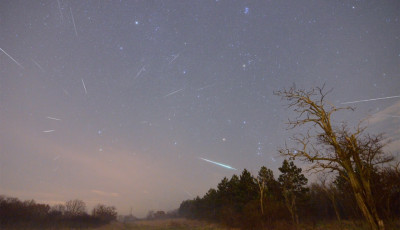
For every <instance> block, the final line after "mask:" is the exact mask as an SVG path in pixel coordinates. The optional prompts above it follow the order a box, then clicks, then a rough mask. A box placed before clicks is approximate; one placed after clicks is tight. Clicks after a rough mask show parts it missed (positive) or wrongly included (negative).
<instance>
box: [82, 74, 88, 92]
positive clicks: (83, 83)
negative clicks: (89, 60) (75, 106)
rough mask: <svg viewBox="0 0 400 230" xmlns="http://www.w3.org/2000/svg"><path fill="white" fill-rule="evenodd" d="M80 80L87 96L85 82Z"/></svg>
mask: <svg viewBox="0 0 400 230" xmlns="http://www.w3.org/2000/svg"><path fill="white" fill-rule="evenodd" d="M81 79H82V85H83V88H84V89H85V94H87V90H86V85H85V82H84V81H83V78H81Z"/></svg>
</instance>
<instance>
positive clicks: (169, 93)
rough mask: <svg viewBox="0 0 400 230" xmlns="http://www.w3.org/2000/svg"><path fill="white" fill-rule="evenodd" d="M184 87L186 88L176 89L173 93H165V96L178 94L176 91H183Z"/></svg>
mask: <svg viewBox="0 0 400 230" xmlns="http://www.w3.org/2000/svg"><path fill="white" fill-rule="evenodd" d="M184 89H185V88H182V89H178V90H175V91H174V92H171V93H169V94H167V95H165V96H164V98H165V97H169V96H171V95H174V94H176V93H179V92H180V91H182V90H184Z"/></svg>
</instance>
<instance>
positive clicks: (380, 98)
mask: <svg viewBox="0 0 400 230" xmlns="http://www.w3.org/2000/svg"><path fill="white" fill-rule="evenodd" d="M396 97H400V95H398V96H391V97H379V98H372V99H367V100H360V101H349V102H343V103H340V104H342V105H344V104H353V103H358V102H367V101H377V100H383V99H390V98H396Z"/></svg>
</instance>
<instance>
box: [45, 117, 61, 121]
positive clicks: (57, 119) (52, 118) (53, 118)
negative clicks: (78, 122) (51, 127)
mask: <svg viewBox="0 0 400 230" xmlns="http://www.w3.org/2000/svg"><path fill="white" fill-rule="evenodd" d="M47 118H48V119H51V120H55V121H61V119H59V118H55V117H47Z"/></svg>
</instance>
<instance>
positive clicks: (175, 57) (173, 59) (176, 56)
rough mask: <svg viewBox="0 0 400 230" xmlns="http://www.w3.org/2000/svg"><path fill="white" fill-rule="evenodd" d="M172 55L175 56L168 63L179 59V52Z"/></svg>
mask: <svg viewBox="0 0 400 230" xmlns="http://www.w3.org/2000/svg"><path fill="white" fill-rule="evenodd" d="M172 57H173V58H172V59H171V61H169V63H168V65H169V64H171V63H172V62H174V61H175V59H177V58H178V57H179V53H178V54H177V55H172Z"/></svg>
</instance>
